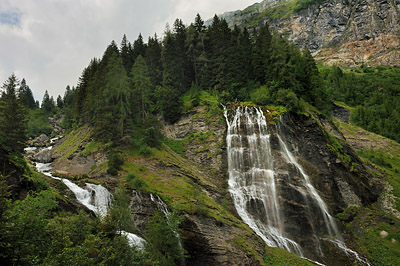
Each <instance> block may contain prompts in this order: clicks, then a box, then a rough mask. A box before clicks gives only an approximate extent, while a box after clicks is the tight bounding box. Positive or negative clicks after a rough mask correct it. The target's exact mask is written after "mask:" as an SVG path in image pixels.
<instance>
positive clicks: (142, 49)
mask: <svg viewBox="0 0 400 266" xmlns="http://www.w3.org/2000/svg"><path fill="white" fill-rule="evenodd" d="M132 53H133V61H132V64H133V62H134V61H135V60H136V58H137V57H138V56H139V55H141V56H142V57H143V56H144V55H145V54H146V44H145V43H144V42H143V37H142V34H141V33H139V36H138V38H137V40H136V41H134V42H133V50H132Z"/></svg>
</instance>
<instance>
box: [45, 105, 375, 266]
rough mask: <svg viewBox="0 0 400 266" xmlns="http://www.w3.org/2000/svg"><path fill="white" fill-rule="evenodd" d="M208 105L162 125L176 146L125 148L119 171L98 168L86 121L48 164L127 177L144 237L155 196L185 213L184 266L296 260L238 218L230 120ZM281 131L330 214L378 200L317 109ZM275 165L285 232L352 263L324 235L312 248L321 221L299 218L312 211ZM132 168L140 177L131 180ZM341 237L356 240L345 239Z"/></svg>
mask: <svg viewBox="0 0 400 266" xmlns="http://www.w3.org/2000/svg"><path fill="white" fill-rule="evenodd" d="M208 112H209V111H208V110H207V108H206V107H197V108H195V109H193V110H192V111H190V112H188V113H187V114H185V115H184V116H182V118H181V119H180V120H179V121H177V122H176V123H175V124H173V125H165V127H164V134H165V135H166V136H167V137H168V138H170V139H173V140H174V141H176V142H179V143H181V144H182V146H183V149H182V150H180V152H179V153H178V152H175V151H173V150H171V149H170V148H169V147H167V146H164V147H162V148H161V149H159V150H153V154H152V155H151V156H140V155H138V154H136V153H135V152H134V151H132V150H127V151H122V153H123V157H124V160H125V163H124V165H123V167H122V170H121V171H120V172H119V174H118V176H107V177H106V176H105V174H104V172H105V169H103V170H102V171H100V172H97V171H94V170H95V169H96V168H97V169H100V168H103V166H101V165H104V164H105V163H104V160H105V159H104V158H102V159H101V160H96V159H95V155H96V154H100V152H99V150H98V149H95V148H93V147H91V145H92V144H91V145H90V134H89V132H90V131H89V130H88V129H87V128H83V129H80V130H77V131H73V132H71V133H70V134H69V135H67V136H66V137H65V138H63V139H61V140H60V142H59V143H58V144H57V145H56V146H55V147H54V148H53V149H52V151H53V157H54V158H55V162H54V163H53V164H54V169H53V170H55V171H58V172H63V171H67V170H66V169H67V168H68V166H73V167H72V170H74V169H75V170H76V169H78V170H79V172H76V173H75V172H74V171H75V170H74V171H70V172H69V173H67V175H77V174H87V176H86V177H89V178H91V180H93V181H94V180H96V182H102V183H103V184H104V186H106V187H107V188H108V189H109V190H111V191H112V189H113V188H114V186H115V183H124V184H125V185H126V186H127V187H129V188H130V189H131V191H132V194H131V203H130V207H131V214H132V217H133V220H134V222H135V227H136V228H137V230H138V232H137V233H138V234H139V235H141V236H145V235H146V227H147V226H146V225H147V224H148V223H149V221H150V219H151V217H152V216H153V215H154V213H155V210H157V209H160V206H159V204H158V203H157V200H154V199H155V198H157V199H158V200H160V201H161V200H162V201H164V202H165V204H166V208H168V209H169V210H170V211H172V210H173V209H175V210H177V211H178V212H180V213H181V214H182V215H184V216H185V220H184V222H183V223H182V224H181V230H182V232H181V241H182V245H183V247H184V248H185V249H186V250H187V252H188V255H189V257H188V259H187V261H186V263H187V265H205V264H207V265H261V264H263V262H264V261H263V260H264V259H265V258H264V259H263V255H264V254H268V257H267V260H272V259H273V258H275V259H276V261H277V262H280V261H281V260H282V259H283V258H287V257H289V256H291V259H293V260H295V261H296V260H300V258H298V257H294V256H293V255H291V254H289V253H282V252H283V251H282V250H279V251H276V250H275V249H270V248H268V247H266V244H265V242H264V241H263V240H262V239H261V238H260V237H259V236H258V235H256V234H255V233H254V232H253V231H252V230H251V229H250V227H249V226H248V225H247V224H245V223H244V222H243V221H242V220H241V218H240V216H239V215H238V213H237V211H236V209H235V206H234V203H233V201H232V198H231V195H230V193H229V190H228V187H229V186H228V174H227V170H228V169H227V168H228V166H227V150H226V136H227V133H226V132H227V131H226V130H227V129H226V128H227V125H226V124H225V122H224V119H223V115H222V112H220V113H219V114H210V113H208ZM279 130H280V132H281V133H280V134H281V136H282V137H283V138H284V139H285V141H286V143H287V144H288V149H290V151H291V152H292V153H293V154H294V156H295V157H296V158H297V160H298V162H299V164H301V165H302V167H303V168H304V170H305V171H306V172H307V174H308V175H309V177H310V180H311V182H312V183H313V186H314V187H315V188H316V189H317V190H318V192H319V194H320V195H321V198H322V199H323V200H324V202H325V203H326V205H327V206H328V208H329V211H330V212H331V214H332V215H336V214H338V213H341V212H343V211H346V210H347V209H348V208H351V207H354V206H357V207H363V206H369V205H370V204H371V203H373V202H374V201H376V198H377V196H378V194H379V192H380V191H379V187H377V186H376V183H372V182H371V180H372V179H371V178H370V175H369V173H368V172H367V170H366V169H365V167H364V165H363V163H362V162H361V161H360V160H359V159H358V156H357V155H356V154H355V153H354V152H353V150H352V149H351V148H350V147H349V146H348V145H347V143H346V141H345V139H344V138H343V135H342V134H341V133H340V132H339V131H338V130H337V129H336V128H335V126H334V125H332V124H331V123H330V122H328V121H325V120H324V119H323V118H320V117H318V116H316V115H314V116H312V115H308V116H306V115H295V114H286V115H284V117H283V120H282V123H281V126H280V129H279ZM333 136H335V137H336V138H335V137H333ZM277 141H278V139H276V138H272V139H271V143H272V144H271V145H272V149H273V154H274V156H275V157H276V158H279V155H278V148H277V146H278V145H279V143H278V142H277ZM93 156H94V157H93ZM92 157H93V158H92ZM90 158H92V159H90ZM78 159H79V160H78ZM89 161H90V165H91V166H90V167H89V166H88V165H89V164H88V162H89ZM276 165H277V167H278V168H280V169H283V170H282V171H280V172H279V173H278V175H281V176H279V177H278V179H279V180H281V182H279V185H278V188H279V189H280V190H281V191H283V193H282V195H281V196H280V198H279V202H280V205H281V207H282V211H283V212H284V213H285V215H286V216H287V217H289V218H288V219H287V220H286V219H285V227H286V228H287V233H288V235H290V236H293V238H294V239H296V241H298V242H299V243H301V245H302V246H304V247H305V248H304V250H305V253H304V255H306V257H308V258H311V259H314V260H318V261H320V262H323V263H325V264H326V265H335V262H336V261H340V263H341V265H352V263H353V261H354V256H348V255H346V254H345V253H343V252H340V251H338V249H337V247H335V246H334V245H332V244H330V243H328V242H326V243H321V248H322V252H323V254H324V256H322V257H321V256H319V255H314V254H313V251H314V250H315V247H316V246H320V244H319V243H318V239H317V238H316V237H315V235H314V233H313V232H314V231H313V230H314V229H313V230H311V231H310V230H309V229H310V228H318V226H319V225H318V224H320V223H321V221H318V220H316V219H314V220H313V219H304V217H303V216H302V215H303V214H304V213H306V212H307V211H308V212H309V211H311V210H309V209H308V207H307V206H302V203H301V200H299V198H297V199H296V195H297V194H298V193H297V194H296V191H295V190H293V187H295V184H291V183H290V182H288V181H287V180H286V178H285V177H284V176H285V175H287V174H285V173H284V172H283V171H284V167H283V166H282V167H281V166H280V163H279V162H276ZM104 167H105V166H104ZM292 168H293V167H292ZM292 168H290V167H289V169H286V170H285V171H287V172H288V173H291V175H290V176H291V178H292V179H293V180H298V173H297V172H296V171H295V170H294V168H293V169H292ZM85 169H86V170H85ZM129 175H130V176H131V178H135V179H136V180H139V181H140V182H136V183H134V184H133V185H132V183H130V181H129V179H128V177H127V176H129ZM293 196H294V198H293ZM297 196H299V195H297ZM345 240H346V244H347V245H349V246H350V247H354V245H353V244H352V243H353V242H352V240H351V239H350V238H348V237H345ZM303 262H304V261H303Z"/></svg>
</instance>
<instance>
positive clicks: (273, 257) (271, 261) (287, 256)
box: [263, 246, 314, 266]
mask: <svg viewBox="0 0 400 266" xmlns="http://www.w3.org/2000/svg"><path fill="white" fill-rule="evenodd" d="M263 258H264V263H265V265H271V266H312V265H314V264H313V263H311V262H309V261H307V260H305V259H302V258H300V257H297V256H296V255H293V254H291V253H289V252H288V251H286V250H284V249H278V248H272V247H268V246H267V247H266V248H265V253H264V255H263Z"/></svg>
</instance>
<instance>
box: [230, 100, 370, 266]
mask: <svg viewBox="0 0 400 266" xmlns="http://www.w3.org/2000/svg"><path fill="white" fill-rule="evenodd" d="M224 114H225V118H226V122H227V126H228V129H227V137H226V141H227V152H228V171H229V181H228V183H229V191H230V194H231V196H232V199H233V202H234V205H235V207H236V210H237V212H238V214H239V216H240V217H241V218H242V219H243V221H244V222H245V223H247V224H248V225H249V226H250V228H252V229H253V230H254V232H255V233H256V234H257V235H259V236H260V237H261V238H262V239H263V240H264V241H265V243H266V244H267V245H269V246H272V247H279V248H283V249H286V250H288V251H290V252H292V253H296V254H298V255H300V256H302V257H311V258H312V259H316V258H321V257H323V253H322V250H321V246H320V240H327V241H328V242H333V243H334V244H335V245H336V246H337V247H338V248H339V249H341V250H342V251H344V252H345V253H346V254H349V255H353V256H354V257H355V258H357V259H358V260H359V261H360V262H362V263H363V264H366V265H369V264H368V262H367V261H366V260H361V259H360V257H359V256H358V254H357V253H356V252H354V251H352V250H350V249H348V248H347V247H346V246H345V244H344V242H343V241H342V240H341V236H340V234H339V231H338V229H337V226H336V223H335V221H334V219H333V217H332V216H331V215H330V214H329V211H328V207H327V206H326V204H325V202H324V201H323V200H322V198H321V197H320V195H319V194H318V192H317V190H316V189H315V188H314V186H313V185H312V184H311V182H310V179H309V177H308V175H307V174H306V173H305V171H304V170H303V168H302V167H301V166H300V165H299V163H298V162H297V161H296V159H295V157H294V156H293V154H292V153H291V152H290V151H289V149H288V148H287V145H286V143H285V141H284V139H283V138H282V137H281V136H280V134H279V132H278V130H277V127H275V126H273V127H271V128H269V127H268V123H267V120H266V118H265V116H264V113H263V111H262V110H261V109H260V108H253V107H238V108H237V109H236V111H235V112H234V113H233V114H229V113H228V111H227V110H226V109H225V112H224ZM296 216H297V217H296ZM293 217H295V219H297V220H296V221H295V222H293V221H292V220H293ZM327 235H328V236H329V237H328V238H326V236H327ZM310 247H311V249H312V250H311V251H310ZM305 249H308V250H307V252H306V251H305ZM316 254H319V255H316Z"/></svg>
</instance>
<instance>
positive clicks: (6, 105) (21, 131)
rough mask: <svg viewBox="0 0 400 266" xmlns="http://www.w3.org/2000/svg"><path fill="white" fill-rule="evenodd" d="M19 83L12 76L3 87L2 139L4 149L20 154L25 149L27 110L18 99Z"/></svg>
mask: <svg viewBox="0 0 400 266" xmlns="http://www.w3.org/2000/svg"><path fill="white" fill-rule="evenodd" d="M18 85H19V81H18V79H17V77H16V76H15V75H14V74H12V75H11V76H10V77H9V78H8V79H7V80H6V81H5V82H4V83H3V86H2V89H3V90H4V91H3V93H2V95H1V98H0V139H1V141H2V142H3V143H2V145H3V147H4V148H5V149H6V150H8V152H10V153H17V154H20V153H22V152H23V150H24V147H25V142H26V140H27V138H26V120H27V119H26V109H25V108H24V107H23V106H22V104H21V103H20V101H19V99H18V98H17V91H16V90H17V87H18Z"/></svg>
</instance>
